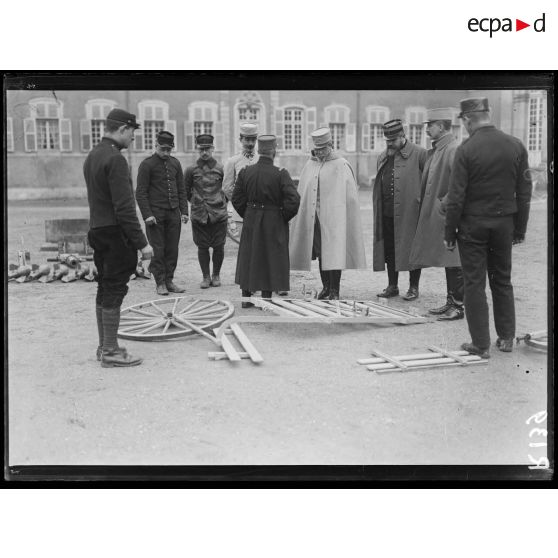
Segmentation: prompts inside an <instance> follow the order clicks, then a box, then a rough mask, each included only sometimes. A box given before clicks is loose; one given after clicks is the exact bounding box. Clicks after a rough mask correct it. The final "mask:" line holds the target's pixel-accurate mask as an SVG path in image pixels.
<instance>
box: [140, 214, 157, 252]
mask: <svg viewBox="0 0 558 558" xmlns="http://www.w3.org/2000/svg"><path fill="white" fill-rule="evenodd" d="M153 218H154V219H155V217H153ZM152 257H153V248H152V247H151V244H149V243H147V244H146V245H145V246H144V247H143V248H142V249H141V259H142V260H150V259H151V258H152Z"/></svg>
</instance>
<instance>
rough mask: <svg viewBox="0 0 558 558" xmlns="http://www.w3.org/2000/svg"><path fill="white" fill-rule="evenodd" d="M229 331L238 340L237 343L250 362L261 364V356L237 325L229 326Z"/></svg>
mask: <svg viewBox="0 0 558 558" xmlns="http://www.w3.org/2000/svg"><path fill="white" fill-rule="evenodd" d="M231 330H232V332H233V333H234V335H235V336H236V338H237V339H238V342H239V343H240V344H241V345H242V346H243V347H244V349H245V350H246V352H247V353H248V354H249V355H250V358H251V359H252V362H263V357H262V355H261V354H260V353H259V352H258V350H257V349H256V347H254V345H253V344H252V342H251V341H250V339H248V336H247V335H246V333H244V331H242V328H241V327H240V326H239V325H238V324H231Z"/></svg>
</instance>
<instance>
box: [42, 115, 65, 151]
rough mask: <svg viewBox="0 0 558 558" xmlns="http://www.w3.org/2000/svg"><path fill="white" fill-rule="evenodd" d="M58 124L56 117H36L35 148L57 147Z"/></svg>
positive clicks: (58, 136)
mask: <svg viewBox="0 0 558 558" xmlns="http://www.w3.org/2000/svg"><path fill="white" fill-rule="evenodd" d="M59 146H60V124H59V122H58V119H57V118H37V148H38V149H58V148H59Z"/></svg>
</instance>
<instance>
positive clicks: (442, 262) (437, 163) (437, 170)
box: [409, 133, 461, 268]
mask: <svg viewBox="0 0 558 558" xmlns="http://www.w3.org/2000/svg"><path fill="white" fill-rule="evenodd" d="M457 146H458V143H457V140H456V139H455V138H454V137H453V135H452V134H451V133H449V134H447V135H445V136H443V137H442V138H440V139H439V140H438V141H437V142H435V147H434V148H433V149H431V150H430V151H428V159H427V161H426V165H425V167H424V171H423V173H422V185H421V190H422V192H424V193H423V197H422V203H421V206H420V216H419V221H418V225H417V231H416V233H415V238H414V240H413V245H412V247H411V254H410V256H409V260H410V265H411V266H412V267H413V268H418V267H459V266H460V265H461V262H460V259H459V251H458V249H457V247H456V248H455V250H453V251H452V252H450V251H449V250H447V249H446V247H445V245H444V232H445V224H446V214H445V208H444V197H445V196H446V194H447V193H448V189H449V183H450V177H451V167H452V164H453V158H454V156H455V150H456V149H457Z"/></svg>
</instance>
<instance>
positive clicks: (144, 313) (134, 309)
mask: <svg viewBox="0 0 558 558" xmlns="http://www.w3.org/2000/svg"><path fill="white" fill-rule="evenodd" d="M128 310H130V312H136V313H138V314H142V315H144V316H150V317H152V318H154V317H155V316H156V314H151V312H145V311H144V310H140V309H139V308H128Z"/></svg>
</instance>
